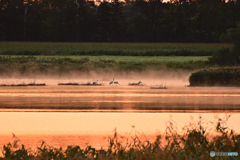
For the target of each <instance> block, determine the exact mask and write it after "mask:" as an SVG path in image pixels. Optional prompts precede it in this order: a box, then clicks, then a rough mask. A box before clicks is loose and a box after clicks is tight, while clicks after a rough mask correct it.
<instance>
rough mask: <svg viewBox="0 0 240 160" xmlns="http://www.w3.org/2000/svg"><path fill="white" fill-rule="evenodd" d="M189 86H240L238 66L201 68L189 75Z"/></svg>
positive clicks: (239, 69)
mask: <svg viewBox="0 0 240 160" xmlns="http://www.w3.org/2000/svg"><path fill="white" fill-rule="evenodd" d="M189 82H190V86H240V68H239V67H236V68H219V69H207V70H201V71H198V72H195V73H192V75H191V76H190V77H189Z"/></svg>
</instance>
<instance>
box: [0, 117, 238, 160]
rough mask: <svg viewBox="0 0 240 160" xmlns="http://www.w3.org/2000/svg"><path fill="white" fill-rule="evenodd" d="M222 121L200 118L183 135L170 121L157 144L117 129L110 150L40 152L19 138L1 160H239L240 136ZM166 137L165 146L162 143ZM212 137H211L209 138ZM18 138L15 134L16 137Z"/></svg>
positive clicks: (45, 148) (42, 148)
mask: <svg viewBox="0 0 240 160" xmlns="http://www.w3.org/2000/svg"><path fill="white" fill-rule="evenodd" d="M230 116H231V115H228V116H227V115H226V118H225V119H220V118H219V119H218V121H217V122H216V124H215V123H214V124H213V125H214V126H211V125H210V124H212V123H213V122H211V123H208V122H205V120H203V119H202V118H201V116H200V117H199V121H198V123H196V124H194V123H192V122H191V123H190V125H186V126H185V127H184V128H183V129H182V132H179V130H178V129H177V126H175V124H174V122H172V121H169V122H168V123H167V127H166V130H165V133H164V135H158V136H156V139H155V141H154V142H150V141H148V140H147V139H146V138H145V139H142V136H141V134H140V133H139V132H137V131H135V133H133V134H134V135H130V136H129V137H123V136H121V135H119V134H118V133H117V131H116V130H115V132H114V135H113V137H109V138H108V139H107V140H108V142H109V145H108V146H107V148H101V149H96V148H93V147H91V146H87V147H86V148H82V147H81V146H68V147H67V149H66V150H64V149H62V148H54V147H52V146H47V145H45V144H44V142H43V143H42V145H41V146H39V147H37V148H36V149H31V148H26V147H25V145H24V144H22V145H21V147H18V141H19V139H14V142H13V143H8V144H6V145H3V148H2V155H3V156H2V157H0V159H29V160H33V159H34V160H40V159H54V160H60V159H61V160H65V159H82V160H103V159H104V160H105V159H106V160H116V159H118V160H126V159H129V160H140V159H142V160H145V159H147V160H156V159H168V160H169V159H170V160H182V159H191V160H203V159H204V160H205V159H222V158H224V159H230V160H233V159H239V154H240V135H238V134H237V133H235V132H234V131H233V130H232V129H230V128H228V126H227V123H226V122H227V120H228V119H229V117H230ZM162 136H164V139H165V140H164V141H165V142H164V143H163V140H162ZM209 136H211V138H209ZM14 138H15V135H14ZM211 151H213V152H234V153H235V154H234V155H233V156H225V157H221V156H217V155H215V156H214V157H211V155H210V152H211Z"/></svg>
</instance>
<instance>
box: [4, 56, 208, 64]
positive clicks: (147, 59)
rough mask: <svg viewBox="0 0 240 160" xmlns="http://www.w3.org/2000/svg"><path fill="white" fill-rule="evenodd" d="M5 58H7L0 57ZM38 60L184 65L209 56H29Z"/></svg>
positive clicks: (203, 59)
mask: <svg viewBox="0 0 240 160" xmlns="http://www.w3.org/2000/svg"><path fill="white" fill-rule="evenodd" d="M0 57H6V58H8V57H9V56H0ZM21 57H26V58H28V57H29V56H10V57H9V58H10V59H11V58H21ZM31 57H34V58H36V59H38V60H43V61H44V60H51V59H53V58H54V59H66V58H69V59H72V60H75V61H79V60H81V59H88V60H89V61H92V62H97V61H109V62H110V61H115V62H140V63H142V62H143V63H145V62H154V63H161V62H176V63H184V62H189V61H207V60H208V58H209V56H31Z"/></svg>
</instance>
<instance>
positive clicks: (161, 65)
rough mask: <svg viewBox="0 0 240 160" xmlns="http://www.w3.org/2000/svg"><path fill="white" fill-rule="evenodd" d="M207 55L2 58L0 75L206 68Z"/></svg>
mask: <svg viewBox="0 0 240 160" xmlns="http://www.w3.org/2000/svg"><path fill="white" fill-rule="evenodd" d="M207 58H208V57H207V56H202V57H200V56H187V57H183V56H149V57H147V56H145V57H143V56H16V55H14V56H6V55H4V56H1V55H0V75H1V76H7V77H8V76H11V75H21V76H28V75H35V74H40V75H49V74H50V73H51V75H59V74H60V75H62V74H64V75H66V74H69V73H70V72H71V73H73V72H74V73H77V74H81V73H83V72H85V73H86V72H89V71H104V72H119V71H120V72H128V71H135V72H141V71H147V70H155V71H158V70H163V69H183V70H195V69H202V68H207V67H208V64H207Z"/></svg>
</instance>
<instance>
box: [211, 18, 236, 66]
mask: <svg viewBox="0 0 240 160" xmlns="http://www.w3.org/2000/svg"><path fill="white" fill-rule="evenodd" d="M220 40H221V41H223V42H228V43H233V47H232V48H223V49H220V50H219V51H218V52H215V53H214V54H213V56H212V57H210V58H209V62H210V63H215V64H218V65H221V66H224V65H228V66H232V65H240V21H239V22H238V23H237V27H236V28H230V29H228V30H227V32H226V33H225V34H222V36H221V37H220Z"/></svg>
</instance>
